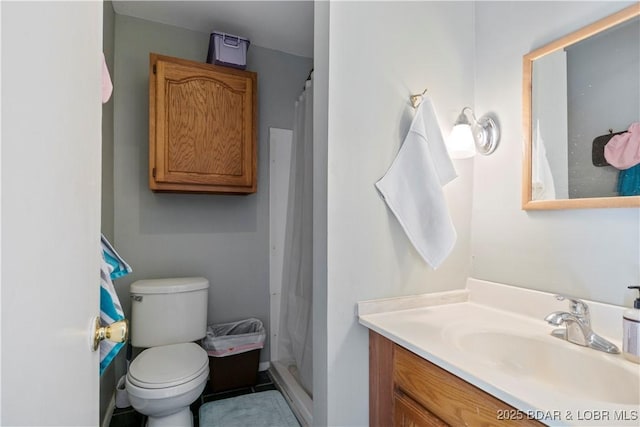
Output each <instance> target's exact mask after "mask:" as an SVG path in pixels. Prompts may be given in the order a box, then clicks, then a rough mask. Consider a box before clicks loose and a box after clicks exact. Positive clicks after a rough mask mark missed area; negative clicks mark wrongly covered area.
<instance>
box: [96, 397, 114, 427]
mask: <svg viewBox="0 0 640 427" xmlns="http://www.w3.org/2000/svg"><path fill="white" fill-rule="evenodd" d="M115 409H116V393H115V391H114V392H113V394H112V395H111V399H110V400H109V406H107V410H106V411H105V413H104V418H103V420H102V423H100V426H101V427H109V424H111V418H112V417H113V411H115Z"/></svg>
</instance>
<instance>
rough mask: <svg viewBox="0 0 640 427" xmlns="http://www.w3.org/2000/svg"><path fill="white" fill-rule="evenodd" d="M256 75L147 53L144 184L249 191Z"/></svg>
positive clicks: (253, 178)
mask: <svg viewBox="0 0 640 427" xmlns="http://www.w3.org/2000/svg"><path fill="white" fill-rule="evenodd" d="M256 84H257V78H256V74H255V73H253V72H249V71H242V70H236V69H231V68H227V67H220V66H216V65H211V64H204V63H199V62H193V61H187V60H184V59H179V58H172V57H167V56H161V55H156V54H151V55H150V77H149V186H150V188H151V189H152V190H154V191H172V192H198V193H254V192H255V191H256V163H257V159H256V157H257V149H256V134H255V131H256V129H255V121H256V91H257V88H256Z"/></svg>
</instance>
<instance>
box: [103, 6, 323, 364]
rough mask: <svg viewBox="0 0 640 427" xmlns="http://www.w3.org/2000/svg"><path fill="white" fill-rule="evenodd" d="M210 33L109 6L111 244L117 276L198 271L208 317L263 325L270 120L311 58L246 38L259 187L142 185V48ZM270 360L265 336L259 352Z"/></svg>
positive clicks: (278, 122) (192, 54)
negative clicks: (229, 191) (182, 189)
mask: <svg viewBox="0 0 640 427" xmlns="http://www.w3.org/2000/svg"><path fill="white" fill-rule="evenodd" d="M208 44H209V35H208V34H204V33H198V32H193V31H189V30H185V29H182V28H177V27H172V26H168V25H164V24H158V23H154V22H149V21H144V20H140V19H137V18H131V17H127V16H122V15H116V36H115V45H116V49H115V51H116V57H115V79H116V81H117V82H118V84H117V86H116V88H115V99H114V102H115V121H114V124H115V133H114V137H115V151H114V175H115V178H114V183H115V186H114V189H115V246H116V248H117V249H118V251H119V252H120V254H121V255H122V256H123V257H124V259H126V260H127V262H128V263H129V264H130V265H131V266H132V268H133V274H131V275H129V276H127V277H125V278H122V279H120V280H118V281H117V283H116V284H115V285H116V287H117V290H118V294H119V297H120V299H121V301H122V303H123V306H124V308H125V311H126V312H127V313H128V312H129V308H130V304H129V297H128V285H129V284H130V283H131V282H132V281H135V280H138V279H143V278H157V277H179V276H197V275H198V276H204V277H206V278H208V279H209V281H210V282H211V287H210V289H209V316H208V321H209V323H219V322H226V321H234V320H239V319H244V318H247V317H257V318H259V319H260V320H262V321H263V322H264V323H265V325H266V327H267V328H268V327H269V217H268V215H269V206H268V204H269V189H268V176H269V174H268V167H269V163H268V153H269V150H268V145H267V144H268V128H269V127H280V128H291V127H292V126H293V105H294V102H295V99H296V97H297V96H298V95H299V94H300V92H301V91H302V87H303V84H304V81H305V79H306V77H307V75H308V73H309V71H310V70H311V67H312V60H311V59H310V58H302V57H297V56H293V55H289V54H285V53H282V52H278V51H274V50H270V49H264V48H261V47H258V46H255V45H251V47H250V48H249V52H248V60H247V65H248V66H247V69H249V70H252V71H256V72H257V73H258V121H259V132H258V139H259V143H258V144H259V148H258V192H257V193H256V194H252V195H248V196H225V195H198V194H154V193H152V192H151V191H150V190H149V189H148V185H147V170H148V154H147V153H148V151H147V150H148V96H149V90H148V63H149V53H150V52H155V53H160V54H164V55H170V56H176V57H180V58H185V59H191V60H197V61H204V60H205V58H206V55H207V49H208ZM261 360H262V361H266V360H269V343H268V342H267V344H266V346H265V348H264V349H263V351H262V354H261Z"/></svg>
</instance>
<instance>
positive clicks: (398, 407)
mask: <svg viewBox="0 0 640 427" xmlns="http://www.w3.org/2000/svg"><path fill="white" fill-rule="evenodd" d="M393 409H394V413H393V425H394V426H395V427H448V424H447V423H445V422H444V421H442V420H441V419H440V418H438V417H436V416H435V415H433V414H432V413H431V412H429V411H428V410H426V409H425V408H423V407H421V406H420V405H418V404H417V403H416V402H415V401H413V400H412V399H411V398H409V397H408V396H406V395H405V394H402V393H395V395H394V401H393Z"/></svg>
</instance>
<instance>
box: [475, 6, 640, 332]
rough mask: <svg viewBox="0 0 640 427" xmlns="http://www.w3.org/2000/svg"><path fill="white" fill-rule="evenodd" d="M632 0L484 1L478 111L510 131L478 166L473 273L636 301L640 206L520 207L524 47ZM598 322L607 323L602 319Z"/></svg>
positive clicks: (479, 13)
mask: <svg viewBox="0 0 640 427" xmlns="http://www.w3.org/2000/svg"><path fill="white" fill-rule="evenodd" d="M629 4H631V2H478V3H476V6H475V7H476V56H475V64H476V82H475V83H476V85H475V89H476V90H475V104H476V110H477V111H478V112H486V111H494V112H495V113H496V114H497V116H498V117H499V119H500V125H501V129H502V140H501V142H500V146H499V147H498V149H497V150H496V152H495V153H494V154H493V155H492V156H490V157H485V158H477V159H476V161H475V170H474V183H475V188H474V193H473V213H472V233H471V235H472V245H471V259H472V270H471V275H472V276H473V277H476V278H478V279H486V280H492V281H496V282H501V283H507V284H512V285H516V286H522V287H526V288H531V289H538V290H543V291H548V292H565V293H569V294H573V295H575V296H578V297H582V298H588V299H591V300H596V301H603V302H608V303H612V304H624V305H627V306H628V305H630V304H631V302H632V297H633V294H632V292H630V291H629V290H627V289H626V287H627V286H628V285H631V284H637V283H640V248H639V246H640V244H639V242H640V210H639V209H583V210H566V211H539V212H533V211H532V212H525V211H522V210H520V201H521V195H520V185H521V175H522V165H521V158H522V153H523V151H522V141H523V132H522V120H521V111H522V56H523V55H524V54H526V53H528V52H529V51H531V50H533V49H534V48H537V47H540V46H542V45H544V44H546V43H548V42H550V41H552V40H554V39H556V38H558V37H560V36H562V35H564V34H567V33H570V32H572V31H574V30H577V29H578V28H580V27H582V26H584V25H586V24H588V23H591V22H593V21H596V20H597V19H600V18H602V17H604V16H606V15H608V14H610V13H613V12H616V11H618V10H620V9H622V8H623V7H625V6H626V5H629ZM595 326H596V328H597V325H595Z"/></svg>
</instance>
